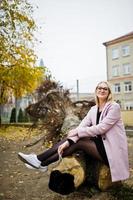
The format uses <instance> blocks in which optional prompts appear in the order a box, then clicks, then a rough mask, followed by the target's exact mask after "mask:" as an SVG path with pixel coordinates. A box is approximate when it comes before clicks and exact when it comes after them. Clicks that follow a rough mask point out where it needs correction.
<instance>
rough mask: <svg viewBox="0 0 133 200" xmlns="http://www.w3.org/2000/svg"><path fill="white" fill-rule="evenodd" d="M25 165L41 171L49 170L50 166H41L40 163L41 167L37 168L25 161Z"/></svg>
mask: <svg viewBox="0 0 133 200" xmlns="http://www.w3.org/2000/svg"><path fill="white" fill-rule="evenodd" d="M25 166H26V167H27V168H28V169H33V170H35V169H36V170H39V171H41V172H46V171H47V170H48V167H47V166H41V165H40V167H39V168H38V169H37V168H35V167H32V166H31V165H29V164H27V163H25Z"/></svg>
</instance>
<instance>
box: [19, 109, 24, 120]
mask: <svg viewBox="0 0 133 200" xmlns="http://www.w3.org/2000/svg"><path fill="white" fill-rule="evenodd" d="M18 122H24V113H23V110H22V109H21V108H20V109H19V113H18Z"/></svg>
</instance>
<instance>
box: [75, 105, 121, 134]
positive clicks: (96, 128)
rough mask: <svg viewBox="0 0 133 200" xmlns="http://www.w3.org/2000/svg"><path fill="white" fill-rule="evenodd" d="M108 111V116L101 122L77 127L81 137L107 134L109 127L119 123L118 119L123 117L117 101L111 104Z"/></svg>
mask: <svg viewBox="0 0 133 200" xmlns="http://www.w3.org/2000/svg"><path fill="white" fill-rule="evenodd" d="M106 112H107V114H106V116H105V117H104V118H103V120H102V121H101V122H100V123H99V124H97V125H93V126H91V127H88V126H86V127H81V126H79V127H78V128H77V131H78V136H79V138H81V137H87V136H89V137H95V136H97V135H102V134H105V133H106V132H107V131H108V130H109V129H111V128H112V127H113V126H114V124H116V123H117V121H118V120H119V119H120V117H121V114H120V106H119V105H118V104H117V103H114V104H111V105H110V106H109V108H108V110H107V111H106Z"/></svg>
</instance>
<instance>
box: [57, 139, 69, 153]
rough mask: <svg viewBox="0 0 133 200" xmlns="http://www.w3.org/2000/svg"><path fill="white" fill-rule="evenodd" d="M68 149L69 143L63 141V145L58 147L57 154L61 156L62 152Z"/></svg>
mask: <svg viewBox="0 0 133 200" xmlns="http://www.w3.org/2000/svg"><path fill="white" fill-rule="evenodd" d="M67 147H69V142H68V141H65V142H64V143H63V144H61V145H60V146H59V147H58V154H59V155H62V154H63V151H64V150H65V149H66V148H67Z"/></svg>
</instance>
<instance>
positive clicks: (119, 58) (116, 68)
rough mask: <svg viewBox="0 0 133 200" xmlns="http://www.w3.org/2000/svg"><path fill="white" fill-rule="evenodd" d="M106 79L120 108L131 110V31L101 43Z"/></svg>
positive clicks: (132, 104)
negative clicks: (103, 47)
mask: <svg viewBox="0 0 133 200" xmlns="http://www.w3.org/2000/svg"><path fill="white" fill-rule="evenodd" d="M103 45H104V46H105V47H106V60H107V80H108V81H109V82H110V84H111V87H112V90H113V96H114V99H115V100H116V101H117V102H118V103H119V104H120V105H121V109H122V110H133V32H130V33H128V34H126V35H123V36H121V37H119V38H116V39H114V40H111V41H108V42H105V43H103Z"/></svg>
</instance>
